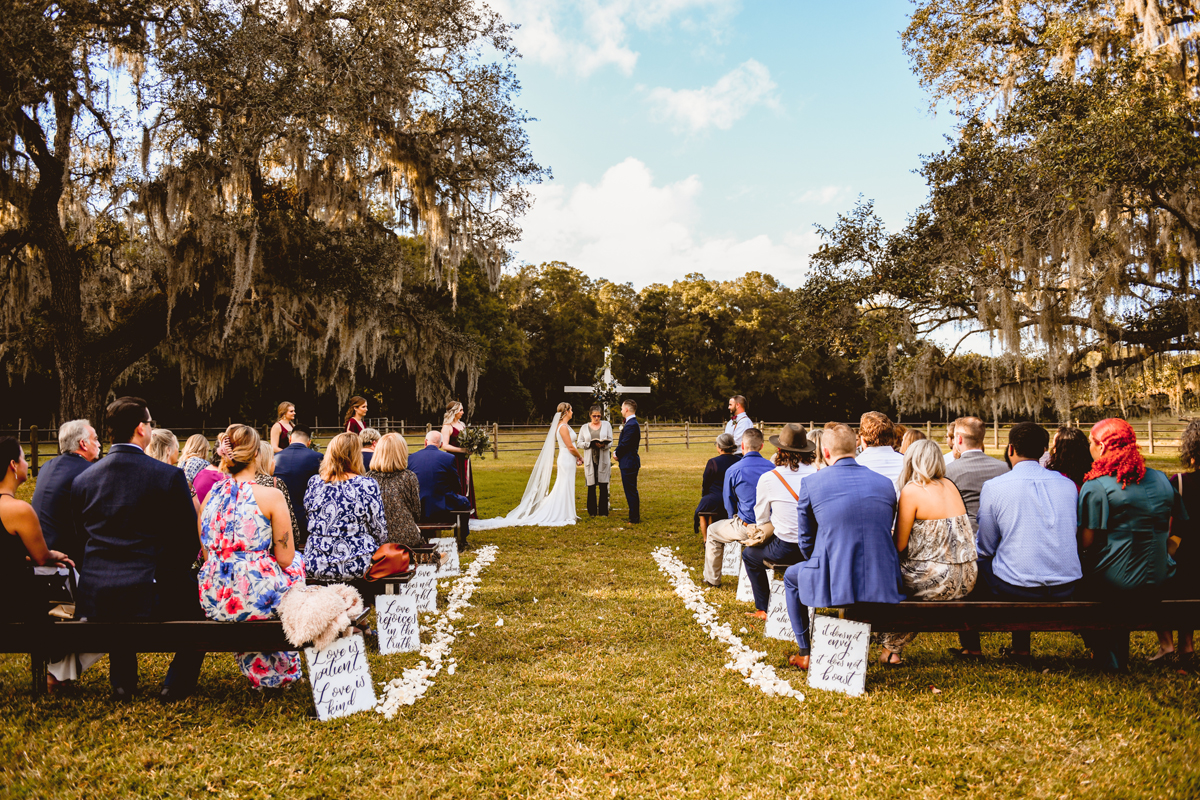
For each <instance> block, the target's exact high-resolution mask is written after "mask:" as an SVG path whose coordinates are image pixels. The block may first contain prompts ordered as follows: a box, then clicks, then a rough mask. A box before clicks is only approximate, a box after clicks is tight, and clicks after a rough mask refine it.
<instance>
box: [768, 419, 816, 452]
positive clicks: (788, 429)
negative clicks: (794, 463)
mask: <svg viewBox="0 0 1200 800" xmlns="http://www.w3.org/2000/svg"><path fill="white" fill-rule="evenodd" d="M771 444H773V445H774V446H775V447H776V448H777V449H779V450H787V451H789V452H792V453H815V452H817V446H816V445H815V444H813V443H812V442H810V441H809V440H808V432H807V431H806V430H804V427H803V426H801V425H797V424H796V423H794V422H789V423H788V424H787V425H784V426H783V430H781V431H780V432H779V435H778V436H772V437H771Z"/></svg>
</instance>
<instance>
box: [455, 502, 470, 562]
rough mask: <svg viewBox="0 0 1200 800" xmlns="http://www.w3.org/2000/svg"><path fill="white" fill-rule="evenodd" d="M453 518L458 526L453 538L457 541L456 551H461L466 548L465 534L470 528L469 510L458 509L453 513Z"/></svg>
mask: <svg viewBox="0 0 1200 800" xmlns="http://www.w3.org/2000/svg"><path fill="white" fill-rule="evenodd" d="M454 519H455V521H456V523H457V526H458V528H457V530H456V531H455V536H454V538H455V540H456V541H457V542H458V552H460V553H461V552H462V551H463V550H466V549H467V534H468V533H469V532H470V530H471V512H470V511H459V512H457V513H456V514H455V515H454Z"/></svg>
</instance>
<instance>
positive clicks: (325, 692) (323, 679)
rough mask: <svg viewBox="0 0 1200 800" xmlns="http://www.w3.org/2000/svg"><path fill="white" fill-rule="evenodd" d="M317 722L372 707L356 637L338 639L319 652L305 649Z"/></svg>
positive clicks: (364, 661) (370, 685)
mask: <svg viewBox="0 0 1200 800" xmlns="http://www.w3.org/2000/svg"><path fill="white" fill-rule="evenodd" d="M304 659H305V661H307V662H308V682H309V683H310V684H312V690H313V704H314V705H315V706H316V707H317V719H319V720H321V721H322V722H325V721H327V720H331V719H337V718H338V717H347V716H349V715H351V714H356V713H358V712H359V711H370V710H371V709H373V708H374V707H375V686H374V684H373V683H372V682H371V670H370V667H368V665H367V650H366V647H365V645H364V644H363V637H362V636H361V635H359V634H355V635H354V636H348V637H346V638H344V639H338V640H337V641H336V642H334V643H333V644H331V645H329V647H326V648H325V649H324V650H321V651H320V652H318V651H316V650H314V649H313V648H311V647H306V648H304Z"/></svg>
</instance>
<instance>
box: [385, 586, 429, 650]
mask: <svg viewBox="0 0 1200 800" xmlns="http://www.w3.org/2000/svg"><path fill="white" fill-rule="evenodd" d="M375 623H376V627H377V628H378V630H379V654H380V655H383V656H386V655H391V654H392V653H414V652H416V651H417V650H420V649H421V631H420V623H419V622H418V621H417V600H416V598H415V597H413V596H412V595H411V594H381V595H377V596H376V597H375Z"/></svg>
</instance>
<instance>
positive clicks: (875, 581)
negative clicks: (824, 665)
mask: <svg viewBox="0 0 1200 800" xmlns="http://www.w3.org/2000/svg"><path fill="white" fill-rule="evenodd" d="M798 494H799V499H798V500H797V501H796V514H797V521H798V523H799V526H800V530H799V545H800V555H801V557H802V558H804V559H805V560H804V561H801V562H800V563H799V564H795V565H793V566H791V567H788V569H787V572H786V573H784V594H785V597H786V598H787V603H788V612H789V613H790V615H791V618H792V629H793V631H794V632H795V634H796V641H797V642H798V643H799V645H800V652H801V654H806V653H807V650H808V608H809V607H814V608H829V607H832V606H846V605H850V604H852V603H899V602H900V601H901V600H903V599H904V594H903V593H902V592H901V586H902V585H903V584H902V582H901V578H900V557H899V554H898V553H897V552H896V544H895V542H894V541H893V540H892V525H893V523H894V522H895V519H896V484H894V483H892V482H891V481H890V480H888V479H887V478H885V477H883V476H882V475H880V474H879V473H877V472H874V471H872V470H870V469H868V468H866V467H864V466H862V465H861V464H859V463H858V462H857V461H855V460H854V459H853V458H843V459H840V460H838V461H836V462H834V463H833V464H830V465H829V466H828V467H826V468H825V469H823V470H821V471H820V472H818V473H817V474H815V475H809V476H808V477H806V478H805V479H804V480H803V481H802V482H801V483H800V491H799V493H798Z"/></svg>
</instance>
